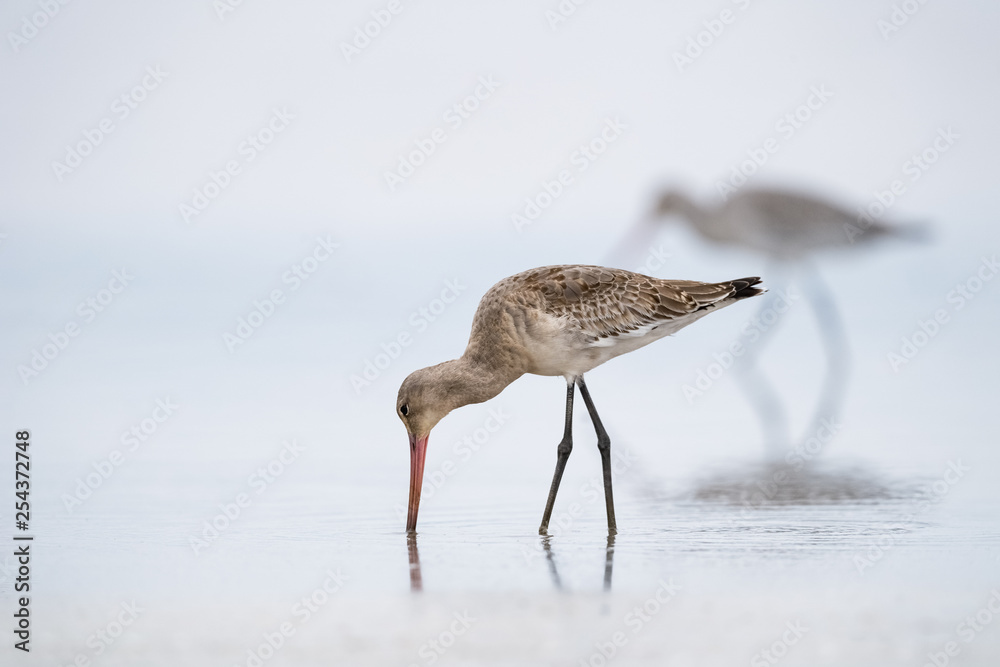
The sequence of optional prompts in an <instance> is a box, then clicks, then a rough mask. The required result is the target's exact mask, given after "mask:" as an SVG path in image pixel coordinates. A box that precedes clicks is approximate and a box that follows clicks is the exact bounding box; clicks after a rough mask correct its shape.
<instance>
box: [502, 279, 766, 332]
mask: <svg viewBox="0 0 1000 667" xmlns="http://www.w3.org/2000/svg"><path fill="white" fill-rule="evenodd" d="M513 278H515V279H517V282H518V283H520V285H519V289H518V290H516V291H517V292H520V293H521V294H523V295H527V294H531V293H534V294H536V295H538V296H539V297H540V298H541V299H542V300H543V302H544V303H543V305H542V307H543V308H544V310H545V311H546V312H547V313H548V314H550V315H553V316H555V317H559V318H565V320H567V321H568V322H569V323H572V324H573V325H574V326H575V327H576V328H577V329H578V330H579V331H580V333H582V334H583V335H584V336H586V338H587V339H588V343H589V344H591V345H601V344H603V343H604V342H607V341H608V339H611V338H614V337H617V336H642V335H644V334H646V333H647V332H649V331H650V330H652V329H655V328H656V327H658V326H660V325H662V324H665V323H667V322H674V321H677V320H680V319H682V318H685V316H688V315H691V314H693V313H696V312H697V311H699V310H704V309H706V308H709V307H711V306H713V305H714V304H716V303H718V302H720V301H725V300H727V299H733V298H743V297H744V296H753V295H754V294H758V293H760V290H758V289H756V288H753V287H752V286H753V285H755V284H757V283H758V282H760V280H759V279H758V278H744V279H740V280H734V281H729V282H721V283H701V282H696V281H692V280H661V279H659V278H652V277H650V276H644V275H641V274H638V273H632V272H631V271H624V270H621V269H608V268H604V267H600V266H577V265H573V266H548V267H542V268H539V269H534V270H532V271H527V272H525V273H522V274H518V275H517V276H513ZM526 305H527V304H526Z"/></svg>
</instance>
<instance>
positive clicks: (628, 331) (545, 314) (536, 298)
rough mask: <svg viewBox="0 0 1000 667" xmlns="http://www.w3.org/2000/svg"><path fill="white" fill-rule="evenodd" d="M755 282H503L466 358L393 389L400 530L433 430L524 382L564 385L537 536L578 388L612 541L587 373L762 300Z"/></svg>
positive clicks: (531, 274)
mask: <svg viewBox="0 0 1000 667" xmlns="http://www.w3.org/2000/svg"><path fill="white" fill-rule="evenodd" d="M758 283H760V279H759V278H741V279H739V280H731V281H727V282H721V283H700V282H695V281H690V280H661V279H659V278H651V277H649V276H644V275H641V274H638V273H632V272H630V271H622V270H619V269H607V268H603V267H600V266H577V265H572V266H545V267H541V268H537V269H531V270H529V271H525V272H523V273H519V274H517V275H514V276H510V277H509V278H505V279H504V280H501V281H500V282H499V283H497V284H496V285H494V286H493V287H492V288H490V290H489V291H488V292H486V294H485V295H484V296H483V298H482V301H480V303H479V308H478V309H477V310H476V314H475V317H474V318H473V322H472V332H471V334H470V336H469V344H468V347H466V350H465V353H464V354H463V355H462V356H461V357H459V358H458V359H454V360H452V361H446V362H444V363H441V364H437V365H436V366H430V367H428V368H423V369H421V370H418V371H415V372H413V373H411V374H410V375H409V377H407V378H406V379H405V380H404V381H403V384H402V385H401V386H400V388H399V396H398V398H397V399H396V413H397V414H398V415H399V418H400V419H401V420H402V421H403V425H404V426H405V427H406V432H407V434H408V435H409V438H410V503H409V510H408V513H407V518H406V530H407V532H410V533H412V532H413V531H414V530H415V529H416V526H417V511H418V509H419V507H420V489H421V485H422V482H423V475H424V458H425V456H426V454H427V439H428V436H429V435H430V432H431V429H432V428H434V426H435V425H436V424H437V423H438V422H439V421H441V419H442V418H443V417H444V416H445V415H447V414H448V413H449V412H451V411H452V410H454V409H455V408H459V407H462V406H463V405H469V404H471V403H482V402H483V401H488V400H489V399H491V398H493V397H494V396H496V395H497V394H499V393H500V392H501V391H503V390H504V388H505V387H507V385H509V384H510V383H511V382H513V381H514V380H516V379H517V378H519V377H520V376H521V375H523V374H525V373H532V374H535V375H552V376H555V375H561V376H563V377H564V378H565V379H566V421H565V426H564V431H563V438H562V441H561V442H560V443H559V446H558V448H557V452H558V457H557V461H556V470H555V474H554V475H553V478H552V486H551V488H550V490H549V497H548V501H547V502H546V505H545V513H544V515H543V517H542V525H541V527H540V528H539V532H540V533H543V534H544V533H545V532H546V530H547V528H548V523H549V518H550V516H551V514H552V506H553V504H554V503H555V498H556V492H557V491H558V490H559V482H560V480H561V479H562V474H563V469H564V468H565V467H566V461H567V460H568V459H569V454H570V452H571V451H572V449H573V437H572V423H573V395H574V388H575V387H579V389H580V395H581V396H583V400H584V402H585V403H586V405H587V411H588V412H589V413H590V418H591V421H592V422H593V424H594V429H595V430H596V432H597V447H598V449H599V451H600V454H601V464H602V467H603V470H604V498H605V504H606V506H607V514H608V530H609V532H611V533H614V532H616V524H615V513H614V501H613V498H612V492H611V439H610V438H609V437H608V434H607V431H605V429H604V426H603V425H602V423H601V419H600V417H599V416H598V414H597V410H596V408H595V407H594V402H593V400H591V397H590V392H589V391H588V390H587V385H586V384H585V383H584V380H583V376H584V374H585V373H586V372H588V371H589V370H591V369H592V368H595V367H597V366H599V365H601V364H603V363H604V362H605V361H608V360H609V359H612V358H614V357H617V356H618V355H620V354H625V353H626V352H631V351H633V350H637V349H639V348H640V347H643V346H645V345H648V344H650V343H652V342H653V341H654V340H658V339H660V338H663V337H664V336H668V335H670V334H672V333H674V332H676V331H679V330H680V329H683V328H684V327H686V326H687V325H689V324H691V323H692V322H694V321H695V320H698V319H701V318H702V317H704V316H705V315H707V314H708V313H710V312H712V311H713V310H718V309H719V308H723V307H725V306H728V305H729V304H731V303H734V302H736V301H738V300H740V299H744V298H747V297H751V296H756V295H758V294H761V293H763V292H764V290H763V289H762V288H759V287H755V285H757V284H758Z"/></svg>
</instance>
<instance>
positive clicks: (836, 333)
mask: <svg viewBox="0 0 1000 667" xmlns="http://www.w3.org/2000/svg"><path fill="white" fill-rule="evenodd" d="M881 211H882V212H884V208H883V209H881ZM671 216H677V217H680V218H682V219H684V220H685V221H686V222H688V223H689V224H690V225H691V226H692V227H693V228H694V230H695V231H696V232H698V234H699V235H701V236H703V237H704V238H706V239H707V240H709V241H710V242H713V243H718V244H722V245H728V246H734V247H741V248H744V249H747V250H750V251H754V252H758V253H760V254H762V255H764V256H765V257H767V258H768V259H769V260H771V261H772V262H773V263H775V264H781V265H790V264H794V266H795V268H796V269H798V270H799V273H800V276H801V281H802V282H801V284H802V287H803V288H804V289H805V291H806V294H807V297H808V301H809V303H810V305H811V306H812V309H813V313H814V315H815V317H816V320H817V323H818V325H819V332H820V335H821V337H822V340H823V346H824V348H825V351H826V357H827V374H826V377H825V379H824V382H823V388H822V390H821V393H820V398H819V401H818V403H817V407H816V411H815V413H814V415H813V419H812V422H811V424H810V426H809V427H808V429H807V430H806V436H805V437H808V436H809V435H811V434H814V433H815V432H816V431H817V429H818V428H819V426H820V425H821V424H822V423H823V420H824V419H828V418H834V417H836V416H837V415H838V413H839V411H840V406H841V403H842V401H843V397H844V393H845V390H846V386H847V371H848V369H849V360H848V351H847V337H846V335H845V333H844V329H843V325H842V323H841V319H840V315H839V313H838V311H837V307H836V304H835V301H834V299H833V295H832V293H831V292H830V290H829V288H827V287H826V286H825V284H824V283H823V281H822V279H821V278H820V275H819V272H818V271H817V270H816V268H815V267H814V266H813V265H812V264H811V263H810V261H809V260H810V259H811V257H812V256H813V255H815V254H817V253H818V252H821V251H825V250H836V249H840V250H849V249H851V248H852V247H855V246H860V245H867V244H868V243H869V242H871V241H875V240H878V239H882V238H889V237H894V238H900V239H911V240H922V239H924V238H925V237H926V236H927V234H926V228H925V227H924V226H922V225H919V224H910V225H900V224H895V225H887V224H884V223H882V222H880V221H879V220H878V219H877V218H878V216H877V215H876V216H875V217H873V216H872V215H870V214H869V213H868V212H867V211H865V210H864V209H859V210H858V212H857V213H851V212H850V211H848V210H846V209H844V208H842V207H840V206H837V205H835V204H832V203H830V202H828V201H824V200H822V199H819V198H816V197H812V196H809V195H806V194H800V193H797V192H792V191H787V190H780V189H763V188H761V189H753V188H744V189H741V190H739V191H738V192H736V193H735V194H733V195H732V196H730V197H729V198H728V199H727V200H726V201H725V202H724V203H722V204H720V205H719V206H715V207H703V206H699V205H698V204H697V203H696V202H694V201H692V200H691V198H689V197H688V196H687V195H685V194H684V193H682V192H680V191H678V190H666V191H664V192H663V193H661V194H660V196H659V198H658V199H657V203H656V206H655V207H654V209H653V211H652V214H651V215H650V216H649V217H648V218H647V219H646V220H644V221H643V222H641V223H640V224H639V225H637V226H636V228H635V229H633V230H632V231H631V232H630V233H629V234H628V235H626V237H625V239H623V241H622V243H621V244H620V245H619V248H618V250H617V251H616V253H615V254H614V257H615V259H616V260H617V261H621V262H624V261H627V260H628V259H631V258H632V256H634V255H635V254H636V252H637V251H638V249H639V248H645V247H646V246H647V245H648V244H649V241H650V240H651V236H652V234H654V233H655V231H656V230H657V229H658V228H659V226H660V223H661V222H662V221H663V220H664V219H665V218H669V217H671ZM775 273H777V274H778V275H782V274H783V273H784V272H781V271H775ZM781 291H782V290H781V289H777V290H776V292H777V293H778V294H780V293H781ZM773 307H774V306H773V304H772V303H771V302H770V301H767V300H765V301H763V302H762V303H761V305H760V312H759V313H758V316H760V315H761V314H763V313H764V312H765V311H767V310H768V309H769V308H773ZM774 329H775V327H769V328H767V329H765V331H764V332H763V333H762V334H761V336H760V338H759V339H755V341H756V342H755V348H754V349H753V350H751V352H750V354H747V355H745V357H744V359H743V363H742V364H741V365H740V366H739V368H740V370H741V371H742V372H741V373H737V375H736V377H737V379H739V380H741V381H742V382H744V383H745V393H746V395H747V397H748V399H749V400H750V401H751V402H752V403H753V404H754V406H755V407H756V410H757V413H758V415H759V417H760V420H761V423H762V425H763V430H764V434H765V440H766V445H767V446H768V448H769V450H770V451H769V454H770V455H771V456H772V457H780V456H781V455H783V454H784V452H785V451H786V450H787V448H788V447H789V446H790V445H791V444H793V443H792V442H791V441H790V438H789V436H788V424H787V418H786V415H785V411H784V409H783V408H782V406H781V402H780V400H779V399H778V396H777V393H776V392H775V391H774V389H773V388H772V387H771V386H770V383H768V382H767V381H766V379H765V378H764V376H763V375H761V374H760V373H759V372H757V373H755V372H753V371H754V370H755V369H754V363H755V356H756V354H759V351H760V349H761V348H762V344H763V341H764V339H765V335H764V334H770V333H771V332H773V331H774ZM803 439H804V438H803Z"/></svg>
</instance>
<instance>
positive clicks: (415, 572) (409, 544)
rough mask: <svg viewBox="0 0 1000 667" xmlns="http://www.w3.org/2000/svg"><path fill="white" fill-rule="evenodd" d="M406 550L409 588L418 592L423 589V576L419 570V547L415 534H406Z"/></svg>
mask: <svg viewBox="0 0 1000 667" xmlns="http://www.w3.org/2000/svg"><path fill="white" fill-rule="evenodd" d="M406 552H407V556H409V561H410V590H411V591H413V592H414V593H419V592H420V591H422V590H424V578H423V575H422V574H421V572H420V548H419V547H418V546H417V534H416V533H410V534H408V535H407V536H406Z"/></svg>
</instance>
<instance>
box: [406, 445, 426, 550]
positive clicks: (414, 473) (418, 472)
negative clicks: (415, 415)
mask: <svg viewBox="0 0 1000 667" xmlns="http://www.w3.org/2000/svg"><path fill="white" fill-rule="evenodd" d="M428 437H429V435H425V436H423V437H422V438H421V437H417V436H415V435H413V434H410V509H409V510H408V511H407V512H406V532H408V533H412V532H413V531H415V530H416V529H417V510H419V509H420V487H421V485H422V484H423V481H424V458H425V457H426V456H427V438H428Z"/></svg>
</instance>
